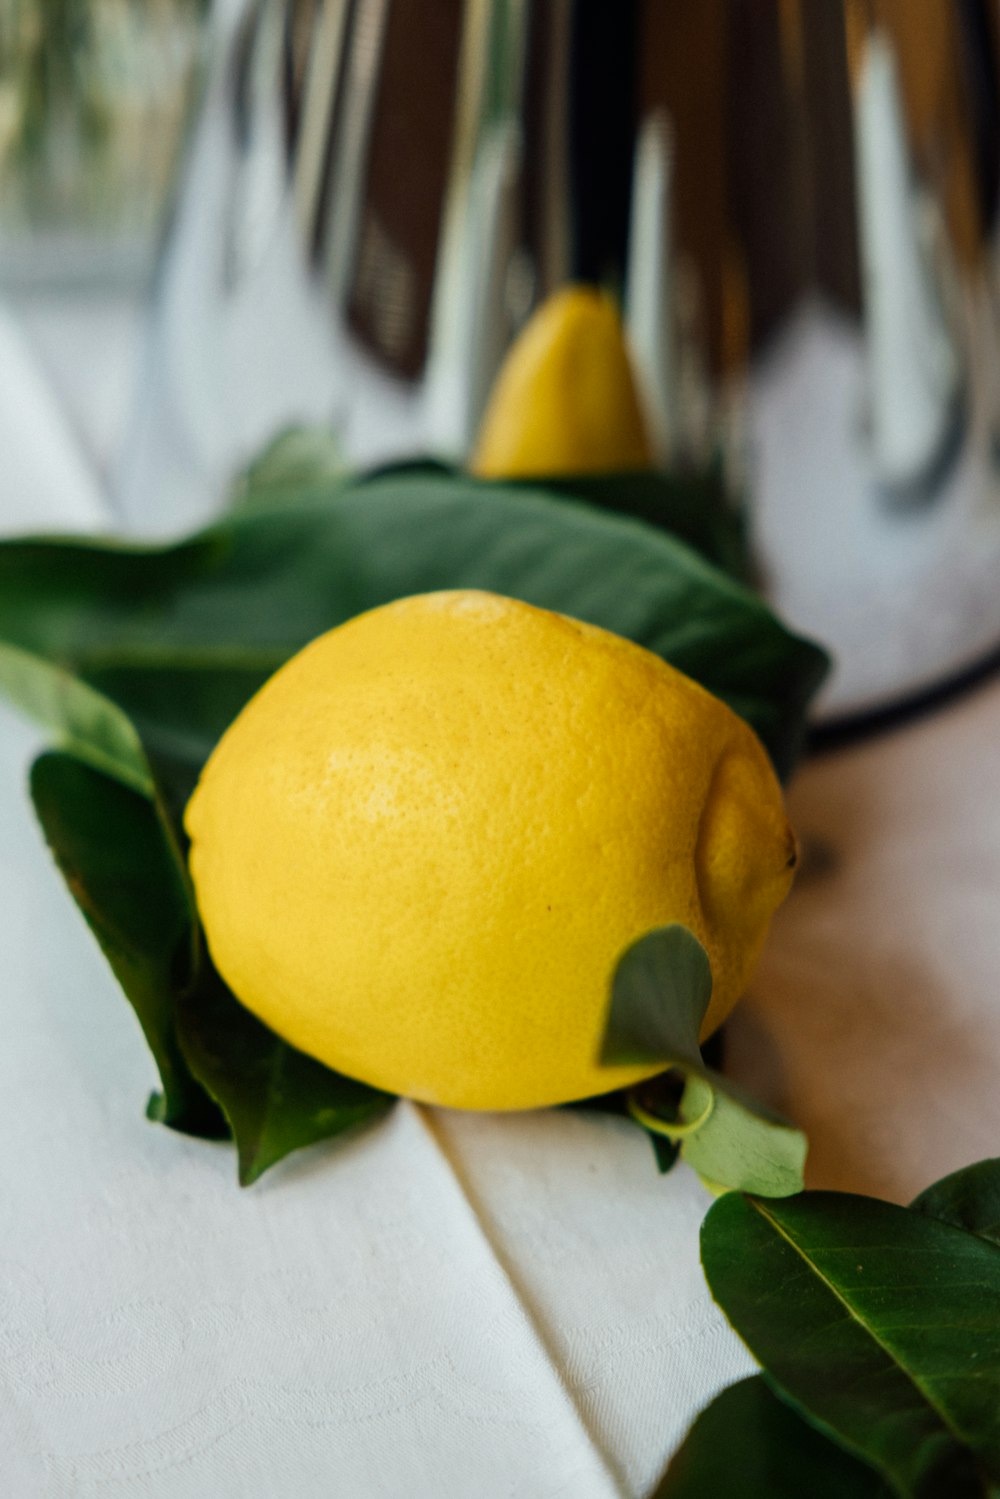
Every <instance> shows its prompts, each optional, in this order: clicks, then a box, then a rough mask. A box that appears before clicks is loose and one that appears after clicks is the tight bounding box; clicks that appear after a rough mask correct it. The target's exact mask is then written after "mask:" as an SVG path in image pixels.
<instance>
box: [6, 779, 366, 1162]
mask: <svg viewBox="0 0 1000 1499" xmlns="http://www.w3.org/2000/svg"><path fill="white" fill-rule="evenodd" d="M31 793H32V798H33V801H34V804H35V810H36V812H37V814H38V817H39V820H40V821H41V823H42V827H43V829H44V831H45V835H46V838H47V840H48V842H49V845H50V847H51V848H52V851H53V853H54V854H55V857H56V860H57V862H58V864H59V867H60V869H61V870H62V873H63V875H64V877H65V879H66V882H67V884H68V885H69V888H70V890H71V892H72V894H73V897H74V899H75V900H76V902H77V904H78V905H79V906H80V909H81V910H82V911H83V914H84V916H85V917H86V919H87V921H88V923H89V924H90V926H91V927H92V929H93V931H94V933H95V934H96V936H97V939H98V941H99V942H100V945H101V948H102V949H103V951H104V953H105V955H106V957H107V958H108V961H109V963H110V964H111V967H112V969H113V971H114V973H115V976H116V978H117V979H118V981H119V983H120V984H121V986H122V988H123V989H124V990H125V993H126V995H127V996H128V998H129V1000H130V1002H131V1004H132V1007H133V1009H134V1010H135V1012H136V1015H137V1016H138V1019H139V1023H140V1025H141V1026H142V1029H143V1033H144V1035H145V1037H146V1040H147V1042H148V1044H149V1048H150V1051H151V1052H152V1053H153V1058H154V1060H155V1062H156V1065H157V1068H158V1070H159V1073H160V1079H161V1083H162V1087H163V1093H162V1096H159V1095H156V1096H154V1098H153V1099H152V1100H151V1101H150V1107H149V1109H148V1111H147V1112H148V1113H149V1116H150V1118H152V1119H156V1120H158V1121H160V1122H161V1123H164V1124H169V1125H170V1126H171V1127H172V1128H174V1129H179V1130H183V1131H185V1132H186V1133H188V1134H194V1135H201V1136H203V1137H207V1138H210V1139H216V1138H220V1137H222V1136H225V1135H226V1134H227V1133H228V1130H227V1126H226V1121H227V1120H228V1122H229V1126H230V1127H231V1129H232V1133H233V1135H234V1136H235V1139H236V1144H237V1148H238V1151H239V1164H240V1180H241V1181H242V1182H243V1183H244V1184H246V1183H248V1182H252V1181H256V1179H257V1178H258V1177H259V1176H260V1175H261V1174H262V1172H264V1171H266V1170H267V1168H268V1167H269V1166H272V1165H274V1164H275V1162H276V1161H279V1160H281V1159H282V1158H283V1157H284V1156H286V1155H288V1154H289V1152H290V1151H293V1150H298V1149H301V1148H302V1147H303V1146H306V1145H312V1144H314V1143H315V1142H316V1141H318V1140H323V1139H327V1138H329V1137H331V1136H333V1135H337V1134H340V1133H342V1132H343V1131H344V1130H346V1129H349V1128H351V1127H352V1126H354V1125H356V1124H360V1123H362V1122H364V1121H365V1120H368V1119H371V1118H374V1117H375V1116H377V1115H379V1114H381V1113H383V1112H384V1111H385V1109H386V1108H387V1107H388V1106H389V1104H390V1103H391V1101H392V1100H391V1099H389V1098H387V1097H386V1095H385V1094H382V1093H378V1092H376V1090H375V1089H373V1088H368V1087H366V1086H365V1085H364V1084H363V1083H358V1082H355V1081H354V1080H353V1079H350V1078H344V1077H341V1076H340V1075H339V1074H338V1073H335V1072H332V1071H330V1070H329V1069H328V1068H326V1067H323V1066H321V1065H320V1063H318V1062H314V1061H313V1060H312V1059H311V1058H309V1057H306V1056H303V1055H302V1053H301V1052H298V1051H295V1050H294V1049H293V1048H292V1047H290V1046H288V1045H287V1044H286V1043H285V1042H284V1041H282V1040H281V1039H280V1038H279V1037H278V1036H276V1035H275V1034H274V1033H273V1032H272V1031H270V1030H268V1029H267V1027H266V1026H264V1025H262V1024H261V1023H260V1021H258V1020H256V1019H255V1018H254V1017H253V1016H252V1015H251V1014H250V1013H249V1011H247V1010H245V1009H243V1007H242V1006H241V1005H240V1004H239V1003H238V1002H237V1001H236V999H234V997H233V996H232V994H231V993H230V992H229V990H228V989H227V988H226V987H225V985H224V984H223V982H222V980H221V979H220V978H219V976H218V974H217V973H216V972H215V970H214V968H213V967H212V965H211V963H210V961H209V959H208V956H207V953H206V952H205V948H204V944H203V943H202V942H200V941H199V940H198V934H197V930H196V925H195V923H196V918H195V914H194V909H193V905H192V903H191V896H190V890H189V887H188V885H187V883H186V881H185V880H184V879H183V878H182V877H181V873H180V870H179V867H178V864H177V861H176V857H175V854H174V851H173V849H172V847H171V844H170V840H169V837H168V835H167V832H166V830H165V829H164V826H163V822H162V819H161V817H160V816H159V815H158V812H157V808H156V805H155V804H154V802H153V801H152V800H150V799H149V798H148V797H146V796H143V795H141V794H140V793H138V792H135V791H133V790H132V789H131V788H129V787H127V786H125V785H123V784H121V783H120V782H119V781H117V780H114V779H112V778H111V777H109V776H106V775H103V774H101V773H100V772H99V771H96V770H94V769H93V768H92V767H91V766H89V765H85V764H84V763H83V762H82V761H79V760H77V759H75V758H74V757H73V756H72V755H69V754H66V753H64V752H62V751H50V752H49V753H47V754H44V755H42V756H41V757H40V758H39V759H38V760H36V762H35V765H34V767H33V768H32V773H31ZM219 1106H221V1109H220V1107H219Z"/></svg>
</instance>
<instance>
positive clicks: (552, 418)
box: [471, 286, 653, 479]
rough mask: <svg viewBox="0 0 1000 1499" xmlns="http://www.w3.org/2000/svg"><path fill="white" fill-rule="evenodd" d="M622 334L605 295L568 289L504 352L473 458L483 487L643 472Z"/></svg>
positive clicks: (648, 460)
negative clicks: (494, 481) (501, 482)
mask: <svg viewBox="0 0 1000 1499" xmlns="http://www.w3.org/2000/svg"><path fill="white" fill-rule="evenodd" d="M652 463H653V455H652V450H651V448H650V443H649V438H648V436H647V433H646V428H645V424H644V422H643V418H642V412H641V410H640V406H639V397H638V394H637V392H636V387H635V379H634V376H633V373H632V365H631V361H630V358H629V353H628V349H627V347H626V344H625V334H624V330H623V328H622V324H621V319H620V317H619V315H618V310H617V308H616V306H615V304H614V302H613V301H612V300H611V298H610V297H609V296H607V295H606V294H605V293H603V292H600V291H597V290H596V289H594V288H592V287H587V286H568V287H565V288H563V290H561V291H558V292H556V293H555V294H554V295H553V296H551V297H549V298H548V300H547V301H545V302H544V303H543V304H542V306H541V307H540V308H539V309H538V311H537V312H536V313H535V314H534V316H533V317H532V318H530V320H529V321H528V323H527V324H526V326H525V327H524V329H523V331H522V332H521V334H520V336H519V337H518V338H517V340H516V341H515V343H514V344H513V345H512V347H511V349H510V351H509V353H508V354H507V357H506V359H505V360H504V363H503V365H502V366H501V369H500V373H499V374H498V376H497V379H496V383H495V385H494V387H493V391H492V394H491V396H490V400H489V404H488V406H487V408H486V414H485V416H484V417H483V422H482V426H481V428H480V431H479V438H478V441H477V444H476V449H475V452H474V454H473V457H472V462H471V468H472V471H473V473H476V474H479V475H480V476H481V477H483V478H486V479H502V478H511V479H513V478H530V477H538V476H542V475H546V474H548V475H553V474H589V473H608V472H613V471H615V470H619V469H630V468H631V469H635V468H649V467H651V465H652Z"/></svg>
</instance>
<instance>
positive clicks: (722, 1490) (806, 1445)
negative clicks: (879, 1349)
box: [649, 1374, 892, 1499]
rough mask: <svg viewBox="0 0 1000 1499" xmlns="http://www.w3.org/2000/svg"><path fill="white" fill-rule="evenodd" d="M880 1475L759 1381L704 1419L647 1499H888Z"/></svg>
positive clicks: (727, 1394)
mask: <svg viewBox="0 0 1000 1499" xmlns="http://www.w3.org/2000/svg"><path fill="white" fill-rule="evenodd" d="M891 1494H892V1490H891V1489H889V1488H888V1486H887V1485H886V1484H885V1483H884V1482H883V1480H882V1479H881V1478H880V1477H879V1475H878V1474H877V1473H876V1472H875V1471H874V1470H873V1469H872V1468H869V1467H866V1466H865V1464H864V1463H861V1462H859V1461H858V1459H857V1458H856V1457H852V1456H851V1455H850V1453H847V1452H845V1451H844V1450H843V1449H842V1448H840V1447H838V1446H836V1445H835V1444H834V1443H833V1442H831V1441H829V1440H828V1438H826V1437H825V1436H823V1435H822V1434H821V1433H820V1432H818V1431H816V1430H815V1428H814V1427H812V1426H810V1425H809V1424H808V1423H807V1422H806V1421H804V1420H803V1419H802V1417H801V1416H799V1415H797V1414H796V1412H795V1411H794V1410H792V1409H791V1407H790V1406H788V1405H786V1404H785V1402H784V1401H783V1400H779V1399H778V1397H777V1396H776V1395H775V1394H774V1392H773V1391H772V1390H771V1389H769V1387H768V1386H767V1384H766V1383H765V1382H764V1380H763V1379H761V1377H760V1375H759V1374H758V1375H750V1377H749V1378H748V1379H741V1380H740V1381H739V1383H738V1384H734V1385H730V1386H729V1388H728V1389H726V1390H723V1391H722V1394H721V1395H717V1396H716V1398H715V1399H714V1400H713V1401H712V1403H711V1405H709V1406H706V1408H705V1409H704V1410H703V1411H702V1412H701V1415H700V1416H699V1417H698V1418H697V1420H696V1421H695V1423H694V1425H693V1426H692V1427H691V1430H690V1431H689V1432H688V1434H687V1436H686V1437H685V1439H684V1443H683V1445H682V1446H681V1447H680V1448H679V1449H678V1451H677V1453H676V1454H675V1456H674V1457H673V1459H672V1461H671V1463H670V1466H669V1467H668V1469H667V1471H666V1473H665V1474H664V1476H663V1478H662V1479H661V1481H660V1482H659V1484H658V1485H657V1486H656V1488H655V1489H654V1490H653V1492H652V1494H651V1495H650V1496H649V1499H806V1496H807V1495H808V1499H891Z"/></svg>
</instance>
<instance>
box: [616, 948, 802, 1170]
mask: <svg viewBox="0 0 1000 1499" xmlns="http://www.w3.org/2000/svg"><path fill="white" fill-rule="evenodd" d="M711 993H712V973H711V967H710V965H709V961H708V954H707V953H706V952H705V949H704V948H703V947H702V945H701V943H700V942H699V941H698V939H697V938H696V937H695V936H694V934H693V933H692V932H690V931H688V929H687V928H686V927H684V926H680V925H673V926H667V927H660V928H658V929H657V930H656V931H652V932H647V933H646V935H645V936H643V937H640V939H639V940H638V942H635V943H633V945H632V946H631V947H630V948H629V949H628V950H627V951H626V952H625V953H624V954H623V956H622V958H621V959H620V961H619V964H618V967H617V969H616V971H615V976H614V980H613V982H612V986H611V1005H610V1009H609V1012H608V1020H607V1026H606V1030H605V1035H604V1041H603V1045H602V1051H601V1060H602V1062H605V1063H607V1064H608V1065H626V1066H631V1065H635V1064H645V1063H653V1064H655V1063H662V1064H663V1066H664V1067H669V1068H671V1069H673V1070H674V1071H676V1072H679V1073H680V1074H681V1075H682V1077H683V1078H684V1091H683V1094H682V1096H681V1100H680V1105H679V1109H678V1111H677V1117H676V1119H675V1118H673V1117H668V1118H664V1117H663V1111H662V1110H661V1109H660V1108H659V1107H658V1097H657V1090H658V1089H659V1088H660V1087H661V1086H662V1085H661V1084H660V1083H659V1082H658V1081H657V1080H655V1079H654V1081H653V1083H652V1084H644V1085H640V1086H639V1087H638V1088H636V1089H634V1090H633V1092H632V1094H631V1095H630V1096H631V1098H632V1100H633V1103H632V1112H633V1114H634V1115H635V1117H636V1118H637V1119H638V1121H639V1123H641V1124H643V1126H644V1127H645V1128H647V1129H649V1130H650V1131H651V1132H653V1133H655V1132H657V1131H658V1129H662V1132H663V1133H664V1134H666V1135H667V1136H668V1138H670V1137H671V1136H672V1137H674V1138H675V1139H679V1141H680V1153H681V1156H682V1157H683V1159H684V1160H685V1161H687V1163H688V1164H689V1165H690V1166H692V1167H694V1169H695V1170H696V1171H697V1172H698V1174H699V1175H700V1176H701V1177H703V1178H704V1180H705V1181H706V1182H707V1183H708V1184H709V1185H710V1186H712V1187H713V1188H714V1187H723V1188H737V1189H741V1190H746V1191H753V1192H759V1193H761V1194H762V1195H763V1196H773V1197H783V1196H787V1195H789V1194H791V1193H793V1192H799V1191H801V1189H802V1172H803V1168H804V1166H805V1157H806V1149H807V1145H806V1139H805V1136H804V1135H803V1134H802V1132H801V1131H800V1130H797V1129H794V1128H793V1127H792V1126H791V1125H790V1124H788V1123H787V1122H786V1121H785V1120H783V1119H781V1118H780V1117H779V1116H778V1115H776V1114H774V1113H772V1112H771V1111H770V1110H769V1109H766V1108H764V1107H763V1105H761V1104H759V1103H757V1102H755V1101H754V1100H753V1099H752V1098H750V1097H749V1096H748V1095H747V1094H746V1093H744V1092H743V1090H742V1089H740V1088H739V1087H737V1085H736V1084H735V1083H732V1082H730V1081H729V1079H728V1078H726V1077H723V1076H722V1074H721V1073H718V1072H715V1071H713V1070H712V1069H711V1068H710V1067H706V1065H705V1063H704V1061H703V1059H702V1055H701V1048H700V1045H699V1035H700V1032H701V1026H702V1021H703V1020H704V1017H705V1013H706V1011H707V1009H708V1002H709V999H710V998H711ZM678 1125H679V1126H680V1128H678Z"/></svg>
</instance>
